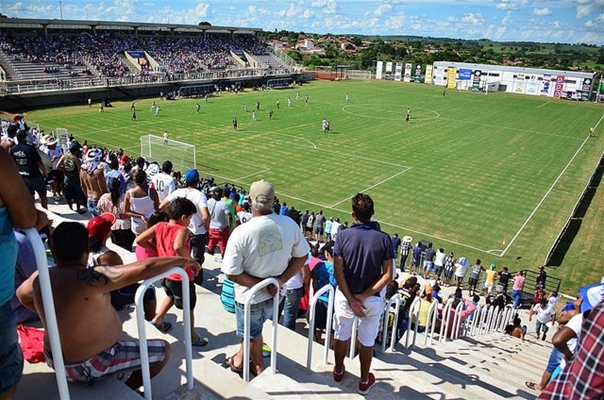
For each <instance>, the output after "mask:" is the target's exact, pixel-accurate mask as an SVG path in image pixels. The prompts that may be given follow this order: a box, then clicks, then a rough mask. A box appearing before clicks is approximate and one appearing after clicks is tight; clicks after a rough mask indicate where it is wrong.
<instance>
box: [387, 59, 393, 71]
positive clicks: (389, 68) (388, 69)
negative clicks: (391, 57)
mask: <svg viewBox="0 0 604 400" xmlns="http://www.w3.org/2000/svg"><path fill="white" fill-rule="evenodd" d="M386 72H392V61H388V62H386Z"/></svg>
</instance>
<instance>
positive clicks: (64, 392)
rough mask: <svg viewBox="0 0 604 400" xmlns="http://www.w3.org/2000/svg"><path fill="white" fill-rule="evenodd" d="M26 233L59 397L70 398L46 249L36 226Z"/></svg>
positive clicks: (67, 399)
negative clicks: (38, 286) (34, 260)
mask: <svg viewBox="0 0 604 400" xmlns="http://www.w3.org/2000/svg"><path fill="white" fill-rule="evenodd" d="M25 234H26V235H27V238H28V239H29V241H30V242H31V245H32V248H33V250H34V257H35V259H36V265H37V266H38V273H39V276H38V280H39V282H40V291H41V292H42V302H43V304H44V315H45V317H46V331H47V333H48V338H49V340H50V348H51V349H52V361H53V364H54V368H55V375H56V378H57V386H58V388H59V397H60V398H61V400H69V387H68V386H67V374H66V373H65V361H64V360H63V351H62V350H61V339H60V337H59V326H58V324H57V314H56V312H55V303H54V300H53V296H52V287H51V285H50V274H49V273H48V261H47V258H46V251H45V250H44V244H42V239H41V238H40V235H39V234H38V232H37V231H36V230H35V229H34V228H28V229H25Z"/></svg>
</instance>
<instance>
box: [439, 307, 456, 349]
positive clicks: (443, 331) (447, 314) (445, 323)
mask: <svg viewBox="0 0 604 400" xmlns="http://www.w3.org/2000/svg"><path fill="white" fill-rule="evenodd" d="M452 306H453V302H451V301H448V302H447V304H446V305H445V307H444V309H443V318H442V323H441V324H440V335H439V338H438V340H439V341H440V342H443V341H447V333H448V332H449V319H450V318H451V307H452Z"/></svg>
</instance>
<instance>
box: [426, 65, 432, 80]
mask: <svg viewBox="0 0 604 400" xmlns="http://www.w3.org/2000/svg"><path fill="white" fill-rule="evenodd" d="M424 83H432V64H428V65H426V79H425V80H424Z"/></svg>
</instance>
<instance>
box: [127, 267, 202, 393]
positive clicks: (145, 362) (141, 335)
mask: <svg viewBox="0 0 604 400" xmlns="http://www.w3.org/2000/svg"><path fill="white" fill-rule="evenodd" d="M171 274H178V275H179V276H180V279H181V285H182V310H183V313H182V314H183V320H184V334H185V365H186V368H187V389H189V390H192V389H193V347H192V346H193V345H192V338H191V313H190V312H189V310H190V304H191V298H190V294H189V276H188V275H187V273H186V271H185V270H183V269H182V268H180V267H174V268H171V269H170V270H168V271H166V272H164V273H163V274H159V275H157V276H155V277H153V278H149V279H145V280H144V281H143V283H141V285H140V286H139V287H138V289H137V290H136V294H135V295H134V303H135V304H136V307H135V309H136V325H137V327H138V343H139V347H140V352H141V371H142V374H143V387H144V388H145V399H146V400H151V399H152V395H151V371H150V366H149V349H148V347H147V327H146V324H145V314H144V312H145V311H144V305H143V300H144V296H145V291H146V290H147V289H148V288H149V286H151V285H152V284H153V282H155V281H157V280H159V279H162V278H165V277H166V276H168V275H171Z"/></svg>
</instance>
